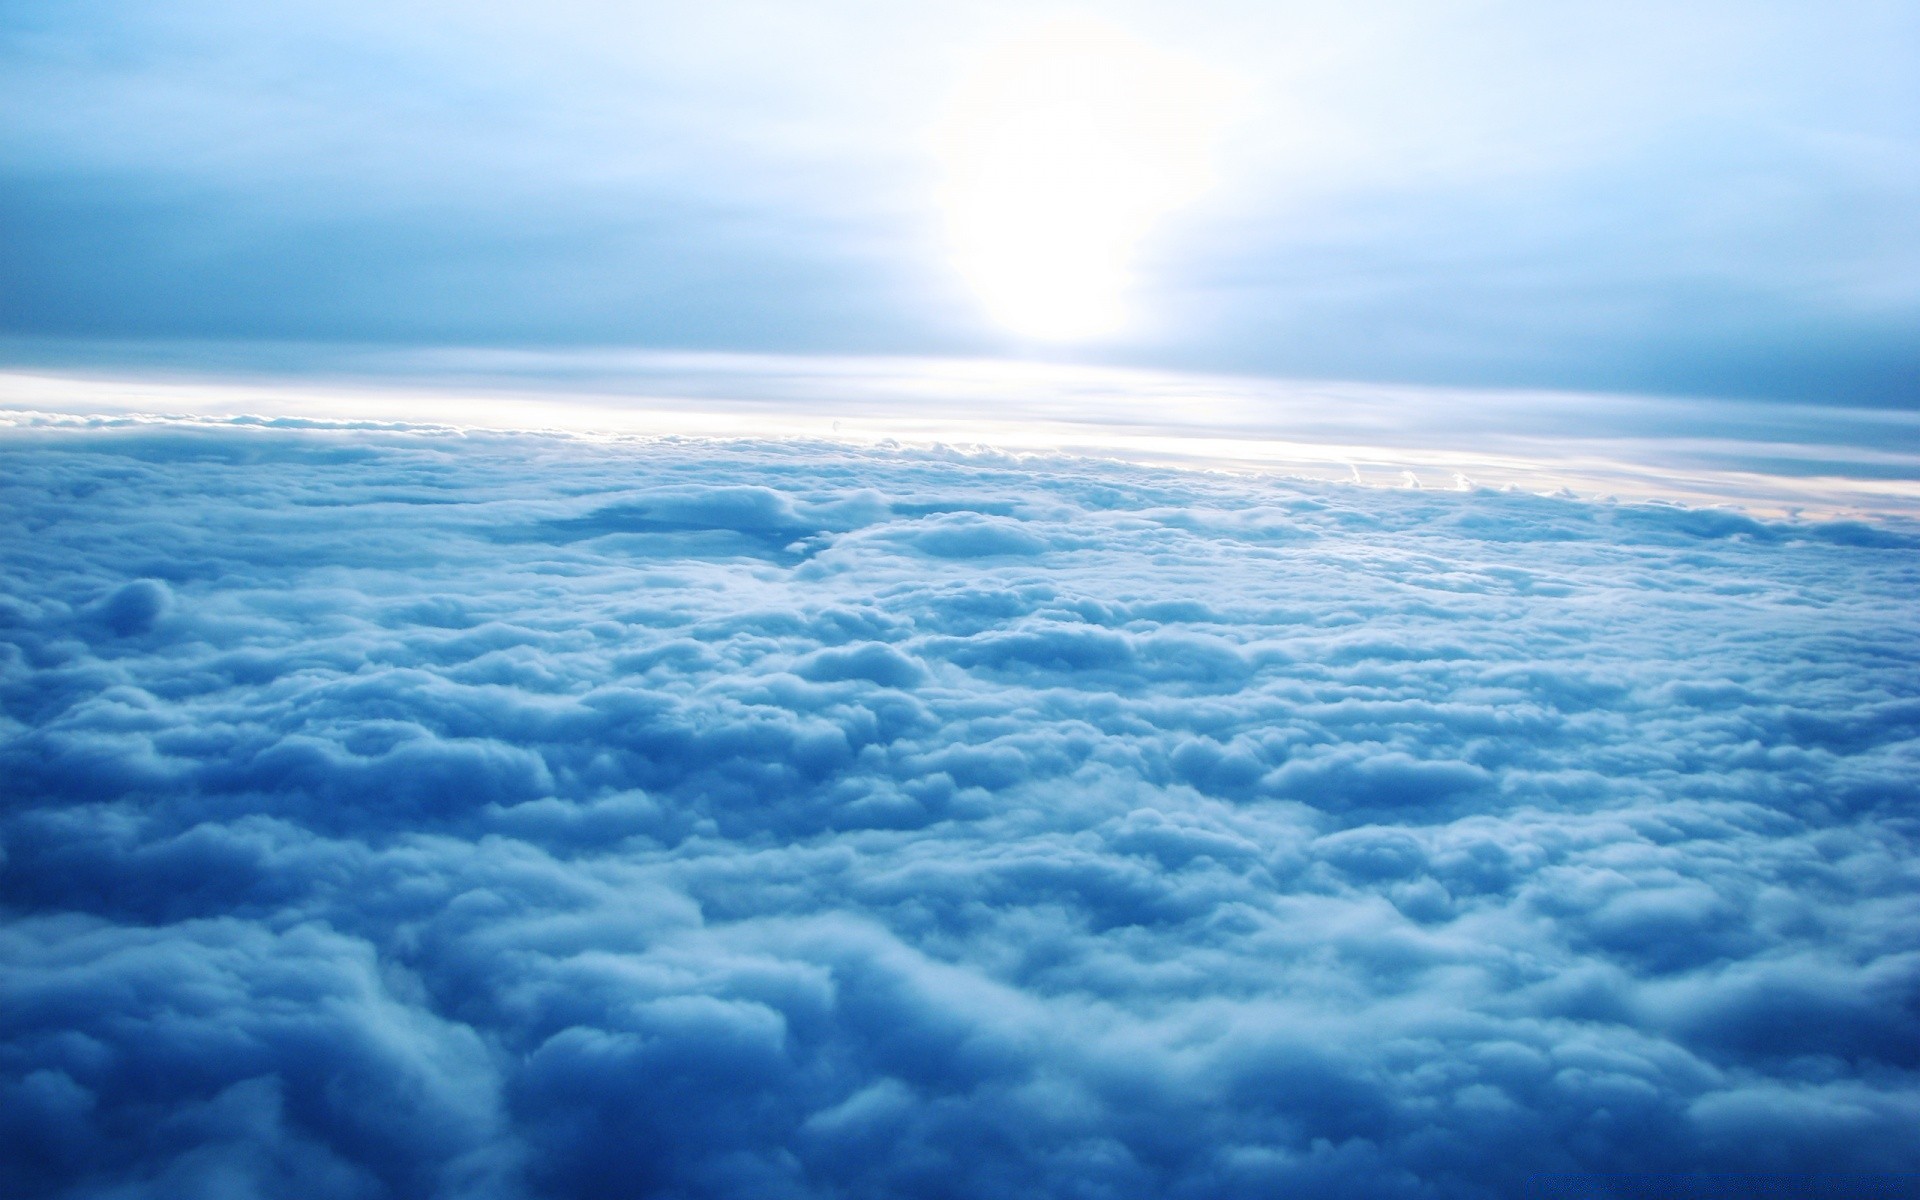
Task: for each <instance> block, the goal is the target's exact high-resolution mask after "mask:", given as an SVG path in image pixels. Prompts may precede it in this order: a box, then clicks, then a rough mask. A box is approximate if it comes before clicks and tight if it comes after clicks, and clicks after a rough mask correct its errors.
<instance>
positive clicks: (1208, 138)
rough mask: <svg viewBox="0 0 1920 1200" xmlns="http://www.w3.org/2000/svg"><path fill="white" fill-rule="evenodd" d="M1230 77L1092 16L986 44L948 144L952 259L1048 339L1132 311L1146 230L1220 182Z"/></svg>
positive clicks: (996, 308) (1069, 336)
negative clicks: (1214, 154) (1218, 153)
mask: <svg viewBox="0 0 1920 1200" xmlns="http://www.w3.org/2000/svg"><path fill="white" fill-rule="evenodd" d="M1232 82H1233V81H1232V80H1231V79H1229V78H1228V77H1225V76H1223V75H1221V74H1219V73H1217V72H1215V71H1213V70H1210V69H1208V68H1207V67H1206V66H1204V65H1202V64H1200V63H1198V62H1196V61H1194V60H1192V59H1190V58H1187V57H1184V56H1182V55H1178V54H1173V53H1169V52H1168V51H1165V50H1160V49H1157V48H1155V47H1153V46H1150V45H1148V44H1147V43H1145V42H1143V41H1141V40H1139V39H1138V38H1136V37H1133V36H1131V35H1129V34H1126V33H1124V32H1121V31H1120V30H1117V29H1114V28H1113V27H1111V26H1108V25H1105V24H1101V23H1099V22H1096V21H1092V20H1060V21H1055V22H1051V23H1049V24H1047V25H1044V26H1041V27H1039V28H1037V29H1035V30H1033V31H1032V32H1030V33H1028V34H1027V35H1026V36H1024V37H1020V38H1018V39H1015V40H1013V41H1010V42H1007V43H1004V44H1002V45H1000V46H998V47H996V48H995V49H993V50H992V51H991V52H990V53H988V54H987V55H986V56H985V57H984V58H983V59H982V60H981V61H980V62H979V63H978V64H977V65H976V66H975V68H974V69H973V71H972V72H970V73H969V74H968V76H967V77H966V79H965V80H964V82H963V83H962V85H961V87H960V90H959V93H958V94H957V95H956V96H955V98H954V104H953V108H952V110H951V111H950V113H949V116H948V119H947V122H946V124H945V126H944V127H943V129H942V130H941V136H940V152H941V158H942V160H943V162H944V165H945V167H946V179H945V185H944V188H943V191H942V195H941V202H942V207H943V208H944V209H945V212H946V218H947V228H948V235H949V237H950V238H951V240H952V246H953V255H954V263H955V265H956V266H957V267H958V268H959V270H960V273H961V274H962V275H963V276H965V277H966V280H967V282H968V283H969V284H971V285H972V286H973V289H974V291H975V292H976V293H977V294H978V295H979V297H980V300H981V302H982V304H984V305H985V307H986V309H987V311H988V312H989V313H990V314H991V315H992V316H993V318H994V319H995V320H996V321H998V322H999V323H1000V324H1002V325H1004V326H1006V327H1007V328H1008V329H1011V330H1012V331H1014V332H1015V333H1018V334H1021V335H1023V336H1026V337H1032V338H1037V339H1042V340H1048V341H1073V340H1079V339H1084V338H1093V337H1099V336H1101V335H1103V334H1110V333H1113V332H1116V331H1118V330H1119V329H1120V328H1121V327H1122V326H1123V325H1125V324H1126V322H1127V319H1128V315H1129V314H1128V311H1127V299H1128V293H1129V291H1130V290H1131V285H1132V282H1133V281H1132V273H1133V259H1134V255H1135V251H1136V249H1137V247H1138V246H1139V244H1140V242H1141V239H1143V238H1144V237H1145V236H1146V235H1147V233H1148V231H1149V230H1151V229H1152V228H1153V226H1154V224H1155V223H1156V222H1157V221H1158V220H1159V219H1160V218H1161V217H1163V216H1164V215H1166V214H1167V213H1169V212H1171V211H1173V210H1174V209H1176V208H1179V207H1180V206H1182V205H1184V204H1187V203H1189V202H1191V201H1192V200H1194V199H1195V198H1197V197H1198V196H1199V195H1200V194H1201V193H1202V192H1204V191H1205V190H1206V189H1207V187H1208V186H1209V185H1210V183H1211V182H1212V179H1211V174H1212V173H1211V169H1210V162H1209V159H1210V158H1211V151H1212V143H1213V142H1214V140H1215V138H1216V137H1217V136H1218V134H1219V132H1220V130H1221V128H1222V127H1223V125H1224V124H1225V121H1226V117H1227V113H1228V109H1229V105H1230V101H1231V99H1232V97H1233V93H1234V88H1233V86H1232Z"/></svg>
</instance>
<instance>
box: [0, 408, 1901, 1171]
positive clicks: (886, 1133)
mask: <svg viewBox="0 0 1920 1200" xmlns="http://www.w3.org/2000/svg"><path fill="white" fill-rule="evenodd" d="M0 458H4V460H5V461H4V462H0V512H3V513H4V514H5V524H4V526H0V530H3V531H4V532H3V533H0V538H3V539H4V540H3V541H0V581H3V586H4V590H3V591H0V639H3V640H0V701H3V702H4V717H0V720H4V725H0V780H3V781H4V782H0V795H4V797H5V803H4V809H3V810H0V845H4V850H5V861H4V866H3V867H0V900H3V901H4V904H5V906H6V908H5V913H6V923H5V926H4V930H3V931H0V945H3V947H4V948H0V961H4V963H5V965H6V971H5V973H4V975H0V1131H4V1137H5V1141H6V1144H7V1145H9V1146H10V1147H14V1148H16V1149H15V1151H14V1152H13V1153H11V1154H10V1155H8V1156H7V1157H6V1158H5V1160H4V1161H0V1191H5V1192H6V1193H8V1194H13V1195H28V1196H33V1195H75V1196H81V1195H85V1196H106V1195H112V1196H116V1197H131V1196H155V1197H159V1196H249V1195H261V1196H265V1195H276V1194H289V1193H292V1192H298V1193H299V1194H302V1195H308V1196H316V1197H332V1196H339V1197H363V1196H364V1197H372V1196H446V1197H476V1198H477V1197H519V1196H654V1195H658V1196H683V1197H731V1196H741V1197H745V1196H754V1197H779V1196H785V1197H847V1198H854V1197H881V1196H899V1195H925V1196H935V1197H937V1196H956V1197H957V1196H985V1195H995V1196H1035V1197H1038V1196H1048V1197H1088V1198H1092V1197H1131V1196H1171V1197H1201V1196H1206V1197H1216V1196H1249V1197H1251V1196H1263V1197H1264V1196H1273V1195H1288V1194H1312V1195H1326V1196H1343V1195H1352V1196H1409V1197H1412V1196H1434V1197H1438V1196H1447V1197H1453V1196H1459V1197H1478V1196H1489V1197H1490V1196H1510V1195H1524V1194H1527V1192H1528V1189H1529V1188H1530V1187H1531V1188H1533V1189H1534V1190H1535V1192H1536V1194H1543V1195H1544V1194H1554V1195H1561V1194H1568V1195H1572V1194H1578V1195H1608V1194H1613V1195H1638V1194H1643V1192H1642V1191H1636V1190H1634V1189H1636V1188H1641V1189H1644V1188H1646V1187H1648V1186H1652V1185H1650V1184H1648V1183H1647V1181H1648V1180H1650V1179H1656V1178H1662V1177H1666V1176H1663V1175H1660V1174H1658V1173H1674V1172H1682V1173H1716V1172H1717V1173H1722V1174H1723V1175H1724V1173H1729V1172H1785V1173H1800V1175H1799V1177H1800V1178H1807V1177H1809V1175H1810V1173H1816V1172H1817V1173H1825V1175H1824V1178H1825V1179H1826V1180H1827V1181H1828V1183H1829V1184H1830V1185H1831V1186H1832V1187H1834V1188H1836V1189H1840V1190H1839V1191H1837V1192H1836V1194H1851V1193H1848V1192H1846V1191H1845V1190H1844V1189H1846V1188H1849V1187H1852V1188H1855V1189H1856V1190H1858V1189H1866V1188H1871V1187H1877V1188H1882V1189H1883V1190H1882V1191H1880V1192H1875V1193H1873V1194H1906V1193H1904V1192H1899V1191H1897V1190H1895V1191H1891V1192H1889V1191H1885V1190H1884V1189H1889V1188H1892V1189H1898V1188H1900V1187H1903V1186H1907V1185H1908V1184H1911V1183H1912V1179H1911V1177H1908V1178H1906V1179H1905V1180H1904V1182H1903V1180H1902V1178H1901V1177H1900V1173H1903V1172H1904V1173H1910V1172H1915V1171H1920V1152H1916V1151H1915V1150H1914V1149H1912V1143H1911V1137H1910V1134H1911V1131H1912V1129H1913V1128H1915V1127H1916V1124H1920V1078H1916V1069H1920V1016H1917V1015H1916V1014H1917V1013H1920V902H1917V899H1916V894H1917V893H1916V886H1915V885H1916V883H1917V882H1920V868H1916V867H1915V865H1914V863H1915V856H1914V844H1913V843H1914V838H1915V826H1914V823H1913V813H1914V811H1915V809H1914V805H1915V801H1916V798H1920V797H1917V796H1916V793H1917V792H1920V672H1916V669H1915V666H1914V663H1915V656H1916V650H1920V637H1917V636H1916V634H1920V614H1916V611H1915V609H1914V608H1913V605H1912V603H1911V597H1912V596H1913V595H1915V594H1920V555H1916V548H1920V542H1916V541H1915V540H1914V539H1913V538H1912V537H1911V536H1909V535H1908V534H1906V533H1905V532H1903V531H1901V530H1900V529H1897V528H1893V527H1879V526H1863V525H1819V524H1805V523H1802V524H1770V523H1764V522H1758V521H1754V520H1750V519H1748V518H1745V517H1741V516H1738V515H1735V514H1732V513H1728V512H1717V511H1705V510H1688V509H1680V508H1663V507H1654V506H1613V505H1595V504H1586V503H1580V502H1576V501H1572V500H1564V499H1553V498H1543V497H1537V496H1532V495H1527V494H1523V493H1499V492H1490V491H1475V492H1460V493H1432V492H1421V491H1411V490H1409V491H1385V490H1376V489H1363V488H1356V487H1349V486H1341V485H1328V484H1317V483H1316V484H1306V483H1285V482H1275V481H1270V480H1263V481H1256V480H1247V479H1239V478H1233V477H1228V476H1215V475H1205V474H1198V473H1193V474H1187V473H1179V472H1171V471H1154V470H1148V469H1143V468H1130V467H1121V466H1116V465H1112V464H1097V463H1091V462H1085V461H1076V460H1068V459H1046V458H1040V459H1016V458H1006V457H995V456H985V455H962V454H952V453H944V452H942V453H933V452H928V453H906V452H874V453H860V452H853V451H847V450H838V449H833V448H822V447H800V446H791V445H774V444H765V445H755V444H750V443H732V444H718V443H698V442H675V441H670V440H668V441H653V442H632V443H618V444H599V443H589V442H585V441H580V440H575V439H563V438H557V437H554V438H547V437H538V436H531V435H506V434H468V435H463V436H457V435H451V434H409V433H391V432H389V433H379V432H368V431H352V430H342V429H334V430H323V429H322V430H315V429H308V430H299V429H288V428H230V429H221V430H206V429H187V428H164V427H162V428H123V429H100V430H93V431H86V432H68V433H41V434H27V433H16V434H14V435H11V436H10V437H9V439H8V440H7V441H6V442H5V443H4V444H0ZM1650 1173H1652V1174H1650ZM1636 1181H1637V1182H1636ZM1849 1181H1851V1182H1849ZM1554 1188H1559V1189H1560V1190H1552V1189H1554ZM1543 1189H1545V1190H1543ZM1568 1189H1571V1190H1568ZM1581 1189H1585V1190H1581ZM1702 1194H1705V1193H1702ZM1859 1194H1867V1193H1866V1192H1865V1191H1860V1193H1859Z"/></svg>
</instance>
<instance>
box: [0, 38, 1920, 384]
mask: <svg viewBox="0 0 1920 1200" xmlns="http://www.w3.org/2000/svg"><path fill="white" fill-rule="evenodd" d="M1916 61H1920V16H1916V14H1915V12H1914V9H1913V6H1912V5H1910V4H1903V3H1898V2H1886V3H1877V2H1862V0H1844V2H1841V3H1836V4H1827V5H1820V6H1817V7H1815V6H1808V5H1803V4H1785V3H1739V4H1733V3H1724V4H1723V3H1716V2H1708V3H1698V4H1688V5H1685V6H1674V5H1666V4H1653V3H1634V2H1629V3H1605V4H1601V3H1579V2H1577V3H1570V4H1560V5H1554V6H1551V8H1543V7H1542V6H1539V5H1526V4H1517V3H1493V2H1476V3H1468V2H1453V3H1442V4H1418V5H1415V4H1400V3H1386V2H1378V0H1375V2H1364V3H1357V4H1342V5H1316V4H1301V3H1259V4H1253V3H1233V2H1228V0H1209V2H1204V3H1193V4H1182V5H1179V6H1177V7H1176V6H1169V5H1150V4H1128V3H1114V4H1105V5H1083V6H1078V7H1061V8H1058V9H1051V8H1044V7H1042V8H1035V7H1034V6H1032V5H1029V4H997V3H979V4H964V5H954V4H933V5H895V4H880V3H855V2H848V0H832V2H827V3H819V4H809V5H806V6H793V5H781V4H771V3H749V2H743V0H721V2H718V3H709V4H698V5H683V4H614V3H593V2H588V0H562V2H559V3H544V4H540V5H530V4H528V5H521V4H501V3H462V4H451V3H432V2H414V3H406V4H392V3H383V4H377V5H376V4H370V3H364V2H361V0H335V2H330V3H306V2H301V0H295V2H290V3H285V4H276V5H273V6H271V7H270V8H263V7H261V6H258V5H249V4H241V3H237V2H228V0H186V2H183V3H178V4H169V5H164V6H153V5H138V6H134V5H123V4H116V3H107V2H80V3H70V2H62V3H46V2H39V0H16V2H13V3H9V4H7V5H6V6H5V8H4V10H3V11H0V111H4V114H5V117H4V120H3V121H0V230H4V238H3V239H0V255H4V258H3V259H0V279H4V284H3V285H0V330H3V331H4V332H5V333H6V334H7V335H9V338H10V341H9V343H8V346H9V353H11V354H20V353H26V352H27V351H23V350H22V349H21V347H22V346H25V347H28V348H29V350H30V349H31V347H33V346H36V345H39V346H44V345H47V344H53V345H56V346H57V347H58V354H59V355H60V356H64V357H65V358H67V359H71V360H74V361H85V360H88V359H89V358H97V357H99V356H100V355H101V354H104V353H106V349H105V348H106V347H108V346H109V345H110V344H113V343H126V342H135V343H152V342H154V341H156V340H159V341H163V342H165V341H174V340H178V339H199V340H202V341H215V342H218V341H235V340H238V341H242V342H246V341H251V340H256V339H276V340H279V341H283V342H296V343H299V342H308V343H311V342H353V343H376V344H384V345H411V346H420V345H433V346H441V345H458V346H481V347H488V346H514V347H547V348H566V347H583V346H596V347H605V346H616V347H629V348H647V349H656V350H708V351H729V352H771V353H787V354H802V355H838V356H849V355H870V354H884V355H896V356H897V355H906V356H934V357H962V358H967V357H988V358H1016V359H1034V358H1038V359H1043V360H1060V361H1073V362H1085V363H1094V364H1106V365H1132V366H1140V367H1149V368H1156V369H1169V370H1174V369H1177V370H1188V371H1196V372H1226V373H1238V374H1252V375H1257V376H1265V377H1288V378H1301V377H1305V378H1336V379H1349V380H1364V381H1377V382H1396V383H1414V384H1441V385H1454V386H1496V387H1498V386H1523V387H1530V388H1560V389H1585V390H1599V391H1612V392H1618V391H1630V392H1638V393H1654V394H1662V395H1709V396H1722V397H1739V398H1757V399H1785V400H1791V401H1795V402H1801V403H1822V404H1826V403H1831V404H1846V405H1878V406H1892V407H1901V408H1910V407H1912V405H1913V403H1914V400H1915V397H1916V394H1920V356H1917V355H1916V351H1915V349H1914V347H1915V346H1916V345H1920V337H1916V333H1920V234H1916V226H1915V223H1914V221H1913V220H1912V213H1913V212H1914V211H1916V208H1920V68H1916V67H1915V65H1914V64H1915V63H1916Z"/></svg>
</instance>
